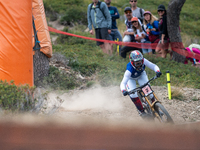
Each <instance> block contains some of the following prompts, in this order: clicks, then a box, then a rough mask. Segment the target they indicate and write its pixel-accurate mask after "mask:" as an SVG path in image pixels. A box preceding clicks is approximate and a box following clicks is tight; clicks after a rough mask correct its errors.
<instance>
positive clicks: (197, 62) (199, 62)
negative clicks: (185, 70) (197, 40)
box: [184, 44, 200, 66]
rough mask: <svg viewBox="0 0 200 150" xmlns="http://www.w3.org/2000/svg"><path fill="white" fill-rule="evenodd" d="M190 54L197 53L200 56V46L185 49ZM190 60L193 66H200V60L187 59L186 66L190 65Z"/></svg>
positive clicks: (195, 45)
mask: <svg viewBox="0 0 200 150" xmlns="http://www.w3.org/2000/svg"><path fill="white" fill-rule="evenodd" d="M185 49H186V50H187V51H188V52H192V53H196V54H199V55H200V45H198V44H191V45H189V46H188V47H186V48H185ZM188 60H189V61H191V62H192V64H193V65H194V66H195V65H200V60H196V59H195V58H189V57H186V59H185V62H184V64H188Z"/></svg>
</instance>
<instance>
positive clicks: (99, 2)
mask: <svg viewBox="0 0 200 150" xmlns="http://www.w3.org/2000/svg"><path fill="white" fill-rule="evenodd" d="M93 5H94V3H91V5H90V12H91V10H92V6H93ZM97 5H98V7H96V8H99V10H100V11H101V12H102V14H103V15H104V18H106V16H105V14H104V12H103V11H102V10H101V1H98V3H97Z"/></svg>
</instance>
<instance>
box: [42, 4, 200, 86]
mask: <svg viewBox="0 0 200 150" xmlns="http://www.w3.org/2000/svg"><path fill="white" fill-rule="evenodd" d="M45 1H48V2H49V3H51V4H52V5H51V7H52V8H54V5H53V2H54V3H55V4H57V5H56V9H57V11H58V12H59V11H60V12H61V13H63V11H64V9H63V8H67V7H68V6H69V5H68V4H67V3H65V5H64V1H62V0H57V1H55V0H44V2H45ZM62 2H63V5H62ZM65 2H66V1H65ZM76 2H78V1H76ZM90 2H91V1H90V0H85V1H83V2H82V6H81V7H85V10H86V7H87V5H88V4H89V3H90ZM168 2H169V0H167V1H163V0H156V1H154V0H148V1H146V0H140V5H139V6H141V7H143V8H144V9H145V10H150V11H151V12H153V13H154V14H155V15H156V9H157V6H158V5H159V4H161V3H163V4H165V5H166V6H167V3H168ZM112 3H113V5H114V6H117V8H118V10H119V12H120V13H121V14H122V12H123V9H124V7H125V5H126V4H128V3H127V0H112ZM124 4H125V5H124ZM195 4H198V1H197V0H193V1H192V0H187V1H186V3H185V5H184V7H183V10H182V12H181V17H180V18H181V19H180V26H181V30H182V35H183V37H184V38H183V40H185V41H186V42H188V41H187V40H188V39H192V38H193V37H196V38H199V37H198V36H196V35H195V34H196V33H197V35H199V34H198V33H200V29H199V28H198V26H199V21H196V20H197V19H198V15H197V14H198V13H195V12H198V8H199V6H198V5H195ZM60 5H62V9H59V7H58V6H60ZM123 5H124V7H121V6H123ZM63 6H65V7H63ZM118 26H119V30H120V31H121V32H122V31H123V30H124V29H125V25H124V24H123V21H122V20H118ZM86 28H87V27H86V26H80V25H79V26H77V27H76V28H74V29H72V30H69V31H68V32H71V33H74V34H79V35H84V36H87V37H89V36H90V37H94V36H91V35H89V33H86V32H83V31H84V30H85V29H86ZM59 36H60V38H61V39H62V41H63V43H61V44H57V45H54V46H53V49H54V52H61V53H62V54H64V55H65V56H66V57H68V58H70V66H71V67H72V68H73V69H75V70H79V71H80V72H81V73H82V74H83V75H87V76H88V75H92V74H94V73H96V74H97V81H98V82H100V83H101V85H104V86H107V85H110V84H114V85H119V83H120V81H121V79H122V77H123V74H124V71H125V69H126V64H127V62H128V61H129V60H128V58H127V59H122V58H120V57H119V56H117V54H116V53H115V55H113V56H107V55H105V54H103V53H102V51H101V50H100V48H99V47H97V46H96V44H95V42H94V41H87V40H83V39H78V38H75V37H67V36H61V35H59ZM63 39H64V40H63ZM188 43H190V42H188ZM145 57H146V56H145ZM147 58H148V59H149V60H151V61H152V62H154V63H156V64H157V65H158V66H159V67H160V68H161V71H162V72H163V73H165V71H166V70H170V72H171V83H172V85H174V86H187V87H195V88H200V70H199V69H196V68H195V67H192V66H191V64H189V65H184V64H178V63H176V62H173V61H170V60H169V59H168V58H167V59H162V58H155V57H149V56H147ZM147 73H148V75H149V77H152V76H154V75H155V74H154V72H153V71H151V70H149V69H147ZM154 85H166V76H165V75H163V76H162V77H161V78H160V79H159V80H157V81H156V82H155V83H154Z"/></svg>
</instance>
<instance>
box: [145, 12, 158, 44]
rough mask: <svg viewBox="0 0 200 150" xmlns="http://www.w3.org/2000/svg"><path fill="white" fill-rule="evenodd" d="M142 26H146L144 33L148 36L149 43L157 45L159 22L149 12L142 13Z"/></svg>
mask: <svg viewBox="0 0 200 150" xmlns="http://www.w3.org/2000/svg"><path fill="white" fill-rule="evenodd" d="M143 24H144V25H146V32H147V34H148V35H149V36H148V37H149V41H150V42H151V43H158V42H159V40H160V39H159V30H158V26H159V21H158V20H157V18H156V17H155V16H153V15H152V14H151V12H150V11H145V12H144V21H143Z"/></svg>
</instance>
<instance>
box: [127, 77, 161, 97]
mask: <svg viewBox="0 0 200 150" xmlns="http://www.w3.org/2000/svg"><path fill="white" fill-rule="evenodd" d="M157 78H158V77H157V76H154V77H153V78H151V79H150V80H149V81H148V82H146V83H145V84H143V85H141V86H139V87H137V88H135V89H133V90H131V91H129V92H128V95H130V94H135V93H136V92H137V91H139V90H141V89H142V88H143V87H145V86H146V85H147V84H149V82H151V81H153V80H155V79H157Z"/></svg>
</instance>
